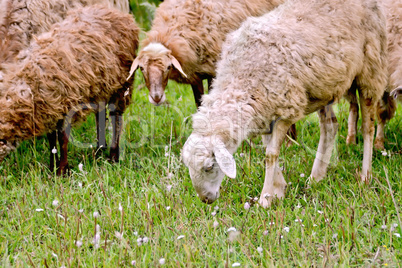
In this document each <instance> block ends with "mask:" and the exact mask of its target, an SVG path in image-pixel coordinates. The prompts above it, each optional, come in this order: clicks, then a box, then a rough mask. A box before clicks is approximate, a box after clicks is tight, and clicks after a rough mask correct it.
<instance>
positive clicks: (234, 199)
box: [0, 26, 402, 267]
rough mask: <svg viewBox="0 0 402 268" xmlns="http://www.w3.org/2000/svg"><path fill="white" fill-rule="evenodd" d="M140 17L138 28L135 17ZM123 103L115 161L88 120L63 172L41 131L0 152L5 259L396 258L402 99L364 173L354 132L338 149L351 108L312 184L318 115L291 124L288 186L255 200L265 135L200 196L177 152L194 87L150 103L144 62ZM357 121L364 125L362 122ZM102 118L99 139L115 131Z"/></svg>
mask: <svg viewBox="0 0 402 268" xmlns="http://www.w3.org/2000/svg"><path fill="white" fill-rule="evenodd" d="M144 28H146V27H145V26H144ZM133 88H134V90H133V100H132V104H131V105H130V107H129V108H128V110H127V111H126V113H125V114H124V131H123V136H122V141H121V161H120V162H119V163H117V164H112V163H110V162H109V161H108V160H107V155H108V152H107V151H106V152H103V151H98V150H96V148H95V147H96V128H95V118H94V116H93V115H92V116H90V117H89V118H88V120H87V121H86V122H84V123H83V124H81V125H80V126H78V127H76V128H74V130H73V132H72V139H71V142H70V146H69V161H70V166H71V170H70V174H69V175H67V176H64V177H58V176H56V172H55V170H49V167H48V163H49V157H50V151H49V148H48V144H47V140H46V138H45V137H38V138H37V139H35V140H32V141H26V142H24V143H22V144H21V145H20V147H19V148H18V149H17V151H16V152H13V153H11V154H10V155H9V156H8V157H7V158H6V159H5V161H4V162H2V163H0V266H1V267H119V266H120V267H381V266H386V267H401V266H402V251H401V250H402V238H401V235H402V229H401V228H402V226H401V220H400V217H401V216H400V214H401V213H402V212H401V202H402V193H401V191H402V181H401V177H402V168H401V166H402V137H401V131H400V129H401V128H402V106H401V104H399V106H398V110H397V115H396V117H395V118H394V119H393V120H392V121H391V122H390V123H389V124H388V125H387V127H386V130H385V131H386V137H387V141H386V150H385V151H382V152H381V151H374V155H373V179H372V180H371V182H370V183H369V184H364V183H362V182H361V181H360V176H359V170H360V168H361V160H362V153H363V140H362V135H361V133H360V132H359V135H358V144H357V145H351V146H347V145H346V143H345V137H346V133H347V129H346V128H347V118H348V108H349V105H348V104H347V103H346V102H345V101H342V102H341V103H340V104H337V105H336V106H335V110H336V114H337V118H338V121H339V132H338V134H337V141H336V145H335V150H334V153H333V155H332V158H331V164H330V167H329V170H328V174H327V177H326V179H324V180H323V181H321V182H320V183H317V184H309V182H308V176H309V173H310V171H311V168H312V164H313V160H314V155H315V152H316V151H315V150H316V147H317V145H318V140H319V123H318V117H317V115H316V114H312V115H310V116H308V117H307V118H305V119H304V120H302V121H300V122H298V123H297V129H298V139H297V142H296V143H292V144H291V145H290V146H289V147H288V146H285V145H283V146H282V151H281V155H280V165H281V167H283V173H284V176H285V179H286V180H287V182H288V187H287V191H286V197H285V199H283V200H277V201H276V202H274V204H273V205H272V207H270V208H268V209H263V208H261V207H259V206H258V205H257V204H256V203H255V201H254V200H255V197H259V195H260V191H261V189H262V186H263V181H264V152H265V150H264V148H263V146H262V143H261V140H260V138H258V137H257V138H253V139H248V140H246V141H244V142H243V144H242V145H241V147H240V148H239V149H238V150H237V152H236V153H235V155H234V156H235V159H236V163H237V170H238V174H237V177H236V179H229V178H225V179H224V181H223V183H222V186H221V192H220V198H219V199H218V200H217V201H216V202H215V203H214V204H212V205H207V204H204V203H202V202H201V201H200V200H199V199H198V197H197V195H196V193H195V190H194V189H193V187H192V184H191V180H190V177H189V174H188V170H187V168H186V167H185V166H184V165H183V164H182V162H181V160H180V149H181V148H182V146H183V144H184V142H185V141H186V138H187V137H188V136H189V135H190V133H191V122H192V119H191V115H192V114H193V113H195V112H196V107H195V104H194V98H193V96H192V95H193V94H192V91H191V88H190V86H188V85H180V84H177V83H175V82H171V81H170V82H169V84H168V86H167V100H168V103H166V104H165V105H162V106H159V107H156V106H153V105H152V104H150V103H149V102H148V90H147V89H146V88H145V84H144V80H143V78H142V75H141V74H140V72H137V73H136V79H135V83H134V85H133ZM360 125H361V122H359V128H360ZM110 132H111V131H110V122H108V139H109V140H110V135H109V134H110Z"/></svg>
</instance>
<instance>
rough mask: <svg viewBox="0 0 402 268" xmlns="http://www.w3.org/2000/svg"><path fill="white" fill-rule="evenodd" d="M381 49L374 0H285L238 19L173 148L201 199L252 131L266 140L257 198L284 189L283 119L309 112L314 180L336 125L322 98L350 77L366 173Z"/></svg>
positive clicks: (382, 71)
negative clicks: (313, 125)
mask: <svg viewBox="0 0 402 268" xmlns="http://www.w3.org/2000/svg"><path fill="white" fill-rule="evenodd" d="M346 2H347V4H346ZM386 50H387V41H386V26H385V18H384V15H383V12H382V8H381V7H380V5H379V4H378V3H377V1H376V0H348V1H345V0H317V1H305V0H288V1H286V2H285V3H284V4H282V5H280V6H279V7H278V8H276V9H275V10H274V11H272V12H270V13H268V14H266V15H264V16H262V17H259V18H249V19H247V20H246V21H245V22H244V23H243V24H242V26H241V27H240V28H239V29H238V30H236V31H234V32H233V33H231V34H229V35H228V37H227V39H226V41H225V43H224V45H223V49H222V56H221V57H222V60H221V61H220V62H219V63H218V64H217V75H216V79H214V82H213V85H212V91H211V93H210V94H208V95H204V96H203V99H202V105H201V106H200V107H199V108H198V112H197V113H196V114H195V115H194V117H193V129H194V131H193V133H192V134H191V135H190V137H189V138H188V140H187V141H186V143H185V145H184V147H183V150H182V157H183V162H184V164H185V165H186V166H187V167H188V168H189V172H190V176H191V180H192V182H193V186H194V188H195V190H196V192H197V193H198V195H199V197H200V199H201V200H203V201H204V202H206V203H212V202H214V201H215V200H216V199H217V198H218V197H219V188H220V185H221V182H222V179H223V177H224V175H225V174H226V175H227V176H228V177H231V178H234V177H235V176H236V163H235V161H234V158H233V156H232V154H233V153H234V152H235V151H236V149H237V148H238V146H239V145H240V144H241V142H242V141H243V140H244V139H246V138H247V137H248V136H251V135H255V134H259V135H262V137H263V142H264V144H265V145H266V155H265V168H266V170H265V182H264V187H263V189H262V193H261V197H260V200H259V202H260V204H261V205H262V206H264V207H267V206H269V205H270V204H271V202H272V200H273V198H275V197H277V198H281V197H283V196H284V194H285V187H286V181H285V179H284V177H283V175H282V171H281V170H280V169H279V167H278V166H277V165H278V156H279V152H280V148H281V144H282V142H283V140H284V138H285V135H286V131H287V130H288V129H289V127H290V126H291V125H292V124H294V123H295V122H297V121H298V120H300V119H302V118H303V117H305V116H306V115H308V114H310V113H313V112H315V111H319V117H320V128H321V136H320V142H319V144H318V149H317V154H316V158H315V161H314V164H313V169H312V173H311V178H312V179H315V180H317V181H318V180H321V179H323V178H324V176H325V174H326V170H327V167H328V164H329V161H330V158H331V154H332V149H333V146H334V141H335V136H336V132H337V126H338V123H337V119H336V117H335V114H334V112H333V110H332V108H331V107H332V106H331V105H328V104H331V103H333V102H337V101H338V100H339V99H340V98H342V97H343V95H344V94H345V92H346V91H347V90H348V89H349V88H350V87H351V85H352V83H353V81H355V84H356V85H357V87H358V90H359V95H360V96H361V98H360V103H361V105H362V117H363V138H364V153H363V165H362V171H361V179H362V180H364V181H366V180H368V179H369V178H370V176H371V161H372V150H373V135H374V117H375V106H376V104H377V101H378V100H379V99H380V97H381V96H382V94H383V92H384V90H385V86H386V83H387V55H386V53H387V51H386ZM256 55H258V60H257V61H256V60H255V57H256ZM267 128H270V130H271V133H270V134H267V133H266V132H264V131H265V130H266V129H267Z"/></svg>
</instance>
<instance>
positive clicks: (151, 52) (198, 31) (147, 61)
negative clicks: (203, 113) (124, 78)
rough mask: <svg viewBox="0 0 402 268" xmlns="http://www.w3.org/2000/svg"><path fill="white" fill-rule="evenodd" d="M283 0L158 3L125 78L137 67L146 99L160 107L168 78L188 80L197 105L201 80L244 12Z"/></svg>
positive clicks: (211, 72)
mask: <svg viewBox="0 0 402 268" xmlns="http://www.w3.org/2000/svg"><path fill="white" fill-rule="evenodd" d="M282 2H284V0H171V1H165V2H163V3H161V4H160V6H159V7H158V9H157V10H156V13H155V19H154V21H153V22H152V29H151V30H150V31H149V32H148V33H147V37H146V39H145V40H143V42H142V47H143V49H142V50H141V51H140V52H139V53H138V57H137V58H136V60H135V61H134V63H133V66H132V68H131V72H130V76H131V75H132V74H133V72H134V71H135V70H136V69H137V68H138V67H139V68H140V69H141V71H142V73H143V75H144V78H145V83H146V86H147V87H148V89H149V101H150V102H151V103H152V104H155V105H160V104H162V103H163V102H164V101H165V99H166V96H165V92H164V91H165V87H166V84H167V82H168V79H173V80H175V81H177V82H180V83H185V84H190V85H191V87H192V90H193V93H194V99H195V102H196V104H197V107H198V106H199V105H200V101H201V96H202V94H204V88H203V85H202V80H203V79H208V83H210V82H211V79H212V78H213V77H215V64H216V61H217V60H218V58H219V55H220V53H221V47H222V43H223V41H224V39H225V37H226V35H227V34H228V33H229V32H231V31H233V30H235V29H237V28H238V27H239V26H240V24H241V23H242V22H243V21H244V20H245V19H246V18H247V17H249V16H259V15H262V14H264V13H266V12H268V11H270V10H272V9H273V8H275V7H276V6H278V5H279V4H281V3H282Z"/></svg>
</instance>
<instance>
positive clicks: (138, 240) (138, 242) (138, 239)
mask: <svg viewBox="0 0 402 268" xmlns="http://www.w3.org/2000/svg"><path fill="white" fill-rule="evenodd" d="M137 244H138V245H139V246H141V245H142V238H141V237H139V238H137Z"/></svg>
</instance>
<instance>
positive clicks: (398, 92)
mask: <svg viewBox="0 0 402 268" xmlns="http://www.w3.org/2000/svg"><path fill="white" fill-rule="evenodd" d="M390 95H391V96H392V97H394V99H397V98H398V97H399V96H400V95H402V87H397V88H395V89H394V90H392V91H391V93H390Z"/></svg>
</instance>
